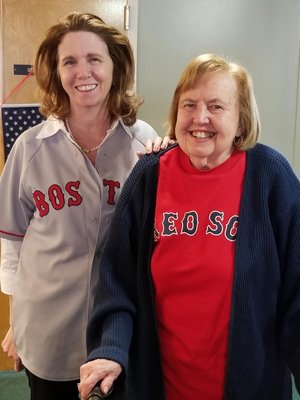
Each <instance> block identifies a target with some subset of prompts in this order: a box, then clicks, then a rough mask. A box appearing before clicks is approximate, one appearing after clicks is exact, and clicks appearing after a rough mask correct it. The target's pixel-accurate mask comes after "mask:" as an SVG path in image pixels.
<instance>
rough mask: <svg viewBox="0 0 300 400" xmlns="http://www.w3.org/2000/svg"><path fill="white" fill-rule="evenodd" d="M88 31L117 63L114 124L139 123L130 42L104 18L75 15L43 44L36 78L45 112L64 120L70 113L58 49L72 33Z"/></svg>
mask: <svg viewBox="0 0 300 400" xmlns="http://www.w3.org/2000/svg"><path fill="white" fill-rule="evenodd" d="M78 31H86V32H92V33H95V34H96V35H98V36H99V37H100V38H101V39H102V40H103V41H104V42H105V43H106V45H107V47H108V51H109V55H110V57H111V59H112V61H113V79H112V87H111V89H110V93H109V98H108V102H107V106H108V111H109V114H110V118H111V120H114V119H116V118H118V117H121V118H122V119H123V121H124V123H125V124H126V125H132V124H134V123H135V121H136V114H137V111H138V107H139V106H140V104H141V103H142V101H141V99H139V98H138V97H137V96H136V95H135V94H134V93H133V91H132V90H133V86H134V68H135V67H134V57H133V52H132V48H131V45H130V43H129V40H128V38H127V37H126V36H125V35H123V34H122V33H121V32H119V31H118V30H117V29H116V28H114V27H113V26H110V25H108V24H106V23H105V22H104V21H103V20H102V19H101V18H99V17H97V16H96V15H93V14H89V13H80V12H72V13H70V14H68V15H67V16H66V17H65V18H63V19H62V20H60V22H59V23H58V24H56V25H54V26H52V27H51V28H50V29H49V30H48V31H47V34H46V38H45V39H44V41H43V42H42V43H41V45H40V47H39V49H38V51H37V55H36V60H35V67H34V74H35V77H36V80H37V83H38V85H39V89H40V91H41V93H42V100H41V112H42V113H43V114H44V115H46V116H49V115H54V116H56V117H57V118H60V119H63V118H65V117H66V116H67V115H68V114H69V112H70V100H69V96H68V95H67V93H66V92H65V90H64V89H63V87H62V84H61V80H60V77H59V74H58V70H57V65H58V46H59V44H60V43H61V41H62V39H63V37H64V36H65V35H66V34H67V33H68V32H78Z"/></svg>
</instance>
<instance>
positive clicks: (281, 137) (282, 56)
mask: <svg viewBox="0 0 300 400" xmlns="http://www.w3.org/2000/svg"><path fill="white" fill-rule="evenodd" d="M299 32H300V1H299V0H289V1H283V0H263V1H262V0H226V1H224V0H223V1H220V0H201V1H199V0H186V1H182V0H164V1H162V0H151V1H149V0H140V1H139V31H138V80H137V83H138V86H137V87H138V91H139V93H140V94H141V95H142V96H143V97H144V99H145V103H144V105H143V107H142V109H141V113H140V116H141V117H142V118H143V119H145V120H146V121H149V122H150V123H151V124H152V125H153V126H154V128H156V129H157V130H158V131H159V132H160V133H161V134H164V132H165V129H164V127H163V124H164V122H165V120H166V117H167V112H168V107H169V104H170V101H171V96H172V94H173V90H174V88H175V85H176V83H177V80H178V78H179V74H180V72H181V71H182V69H183V67H184V65H185V64H186V63H187V62H188V61H190V60H191V59H192V58H194V57H195V56H196V55H198V54H200V53H206V52H217V53H220V54H222V55H225V56H229V57H231V58H234V59H235V60H237V61H240V62H241V63H242V64H244V65H245V67H246V68H248V69H249V71H250V72H251V74H252V76H253V79H254V88H255V93H256V97H257V100H258V105H259V109H260V113H261V119H262V128H263V131H262V136H261V141H262V142H264V143H266V144H269V145H271V146H273V147H275V148H277V149H278V150H279V151H280V152H282V153H283V154H284V155H285V156H286V157H287V158H288V159H289V161H290V162H291V163H292V164H293V166H294V168H295V169H296V170H297V172H298V175H299V177H300V100H298V105H297V98H298V99H299V97H300V92H299V91H300V86H299V83H298V79H299V46H300V36H299Z"/></svg>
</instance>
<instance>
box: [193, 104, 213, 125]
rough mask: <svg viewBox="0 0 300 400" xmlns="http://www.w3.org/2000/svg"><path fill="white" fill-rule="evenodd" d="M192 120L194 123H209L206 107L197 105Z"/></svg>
mask: <svg viewBox="0 0 300 400" xmlns="http://www.w3.org/2000/svg"><path fill="white" fill-rule="evenodd" d="M193 122H194V123H195V124H200V125H203V124H208V123H209V111H208V109H207V107H205V106H202V107H197V108H196V109H195V111H194V115H193Z"/></svg>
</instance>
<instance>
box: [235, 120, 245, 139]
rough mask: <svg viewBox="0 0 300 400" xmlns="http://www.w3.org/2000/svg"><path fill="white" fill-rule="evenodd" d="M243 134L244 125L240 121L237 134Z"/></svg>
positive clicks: (237, 135)
mask: <svg viewBox="0 0 300 400" xmlns="http://www.w3.org/2000/svg"><path fill="white" fill-rule="evenodd" d="M242 134H243V126H242V122H241V121H240V122H239V126H238V128H237V131H236V134H235V136H236V137H240V136H242Z"/></svg>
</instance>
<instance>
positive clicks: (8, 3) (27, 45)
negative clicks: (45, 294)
mask: <svg viewBox="0 0 300 400" xmlns="http://www.w3.org/2000/svg"><path fill="white" fill-rule="evenodd" d="M126 4H128V5H130V26H129V29H128V30H126V31H124V6H125V5H126ZM137 6H138V0H134V1H129V2H128V1H125V0H84V1H83V0H68V1H61V0H46V1H41V0H26V1H19V0H0V7H1V13H0V15H1V20H0V29H1V30H0V57H1V58H0V100H1V103H2V101H3V99H4V98H5V97H7V96H8V95H9V98H8V99H7V101H6V103H10V104H18V103H21V104H23V103H37V98H36V95H35V92H36V84H35V80H34V77H33V76H30V77H26V75H25V76H22V75H15V74H14V65H18V64H21V65H33V63H34V57H35V53H36V50H37V48H38V46H39V44H40V42H41V41H42V39H43V37H44V34H45V31H46V30H47V28H48V27H49V26H51V25H53V24H55V23H56V22H57V20H58V18H59V17H60V16H63V15H65V14H67V13H69V12H70V11H74V10H76V11H84V12H91V13H93V14H96V15H98V16H100V17H101V18H102V19H103V20H104V21H105V22H107V23H110V24H112V25H114V26H115V27H116V28H117V29H119V30H120V31H122V32H124V33H126V34H127V35H128V37H129V39H130V41H131V43H132V46H133V49H134V53H135V54H136V50H135V49H136V37H137V35H136V32H137V24H136V21H137ZM1 35H2V36H1ZM22 81H23V84H22V85H21V86H19V85H20V83H22ZM15 89H17V90H15ZM0 122H1V124H0V127H1V128H0V172H1V170H2V167H3V164H4V151H3V135H2V121H0ZM0 314H1V318H0V342H1V341H2V339H3V337H4V335H5V333H6V330H7V327H8V300H7V296H5V295H3V294H2V293H0ZM11 367H12V362H11V361H10V360H9V359H8V358H7V357H6V356H5V354H4V353H3V352H2V349H1V350H0V370H5V369H11Z"/></svg>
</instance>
